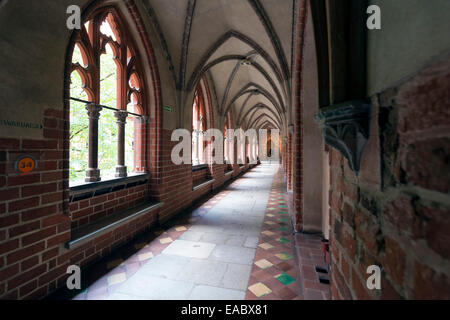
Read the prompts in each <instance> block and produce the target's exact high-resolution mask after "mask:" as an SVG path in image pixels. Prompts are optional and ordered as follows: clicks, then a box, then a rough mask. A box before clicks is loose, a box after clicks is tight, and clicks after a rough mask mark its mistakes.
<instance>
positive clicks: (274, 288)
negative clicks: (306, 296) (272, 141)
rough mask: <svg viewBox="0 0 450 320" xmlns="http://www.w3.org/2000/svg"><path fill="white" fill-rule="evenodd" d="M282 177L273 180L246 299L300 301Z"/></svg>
mask: <svg viewBox="0 0 450 320" xmlns="http://www.w3.org/2000/svg"><path fill="white" fill-rule="evenodd" d="M284 190H285V185H284V183H283V181H282V178H281V173H280V172H277V174H276V175H275V176H274V179H273V184H272V188H271V191H270V196H269V202H268V205H267V208H266V211H265V218H264V222H263V226H262V230H261V236H260V238H259V243H258V247H257V249H256V255H255V260H254V264H253V267H252V273H251V277H250V280H249V287H248V290H247V293H246V299H251V300H258V299H262V300H266V299H269V300H273V299H282V300H294V299H295V300H298V299H303V296H302V292H301V287H300V281H299V270H298V267H297V259H296V256H295V251H294V250H295V247H294V245H295V241H294V237H293V228H292V225H291V222H290V219H289V214H288V208H287V204H286V195H285V192H284Z"/></svg>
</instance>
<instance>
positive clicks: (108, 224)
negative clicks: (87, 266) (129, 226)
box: [66, 202, 163, 249]
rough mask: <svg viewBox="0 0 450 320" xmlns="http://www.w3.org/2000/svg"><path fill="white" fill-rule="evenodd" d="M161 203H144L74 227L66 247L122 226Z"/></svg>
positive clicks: (154, 208)
mask: <svg viewBox="0 0 450 320" xmlns="http://www.w3.org/2000/svg"><path fill="white" fill-rule="evenodd" d="M162 205H163V203H162V202H159V203H144V204H141V205H140V206H137V207H134V208H131V209H127V210H124V211H121V212H118V213H116V214H113V215H111V216H108V217H106V218H105V219H102V220H99V221H96V222H94V223H92V224H89V225H86V226H83V227H81V228H79V229H75V230H73V231H72V238H71V240H70V241H69V242H67V243H66V248H67V249H73V248H77V247H79V246H81V245H83V244H85V243H86V242H88V241H90V240H92V239H95V238H98V237H100V236H101V235H103V234H105V233H107V232H108V231H110V230H112V229H114V228H116V227H119V226H122V225H124V224H125V223H127V222H128V221H130V220H132V219H135V218H137V217H139V216H142V215H144V214H147V213H150V212H152V211H155V210H156V209H158V208H160V207H161V206H162Z"/></svg>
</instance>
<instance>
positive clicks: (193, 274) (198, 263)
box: [178, 259, 228, 286]
mask: <svg viewBox="0 0 450 320" xmlns="http://www.w3.org/2000/svg"><path fill="white" fill-rule="evenodd" d="M227 267H228V266H227V265H226V264H225V263H223V262H220V261H210V260H197V259H191V260H190V261H189V263H188V264H187V265H186V266H185V267H184V268H183V272H182V273H180V274H179V277H178V280H184V281H189V282H194V283H195V284H204V285H209V286H219V285H220V284H221V281H222V278H223V275H224V274H225V272H226V270H227Z"/></svg>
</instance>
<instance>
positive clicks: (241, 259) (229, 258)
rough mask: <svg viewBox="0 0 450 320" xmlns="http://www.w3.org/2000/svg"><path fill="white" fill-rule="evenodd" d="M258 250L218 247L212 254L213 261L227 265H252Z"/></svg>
mask: <svg viewBox="0 0 450 320" xmlns="http://www.w3.org/2000/svg"><path fill="white" fill-rule="evenodd" d="M255 253H256V249H251V248H244V247H236V246H227V245H217V246H216V248H215V249H214V250H213V252H212V253H211V257H210V259H211V260H214V261H222V262H226V263H239V264H247V265H251V264H252V263H253V258H254V257H255Z"/></svg>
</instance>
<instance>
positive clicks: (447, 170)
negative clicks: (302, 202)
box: [330, 58, 450, 299]
mask: <svg viewBox="0 0 450 320" xmlns="http://www.w3.org/2000/svg"><path fill="white" fill-rule="evenodd" d="M449 83H450V62H449V60H448V58H447V59H446V61H445V60H444V61H442V62H439V63H436V64H434V65H432V66H430V67H428V68H425V69H424V70H422V71H421V72H420V73H419V74H417V75H416V76H414V77H413V78H411V79H409V80H407V81H405V82H403V83H401V84H399V85H397V86H395V87H392V88H390V89H388V90H386V91H384V92H381V93H379V94H377V95H375V96H373V97H372V105H373V108H374V112H373V118H372V124H371V125H372V128H371V140H372V142H370V144H371V145H368V147H367V148H366V150H365V152H366V153H367V155H365V159H366V160H364V161H365V163H363V164H362V169H361V172H360V173H359V176H356V175H355V174H354V173H353V172H351V170H350V169H349V166H348V164H347V160H346V159H343V158H342V156H341V155H340V153H339V152H337V151H336V150H334V149H333V150H332V151H331V153H330V166H331V172H330V180H331V181H330V183H331V190H330V207H331V210H330V211H331V212H330V215H331V217H330V219H331V251H332V254H331V257H332V272H331V274H332V281H331V284H332V297H333V299H394V298H406V299H433V298H434V299H449V298H450V280H449V276H450V260H449V259H450V249H449V247H448V244H449V243H450V235H449V233H448V230H450V198H449V191H450V161H449V155H450V130H449V129H450V109H449V105H448V103H449V101H450V91H449V87H448V84H449ZM370 265H378V266H380V267H381V271H382V281H381V290H368V289H367V287H366V279H367V278H368V276H369V275H368V274H367V273H366V270H367V267H368V266H370Z"/></svg>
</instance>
